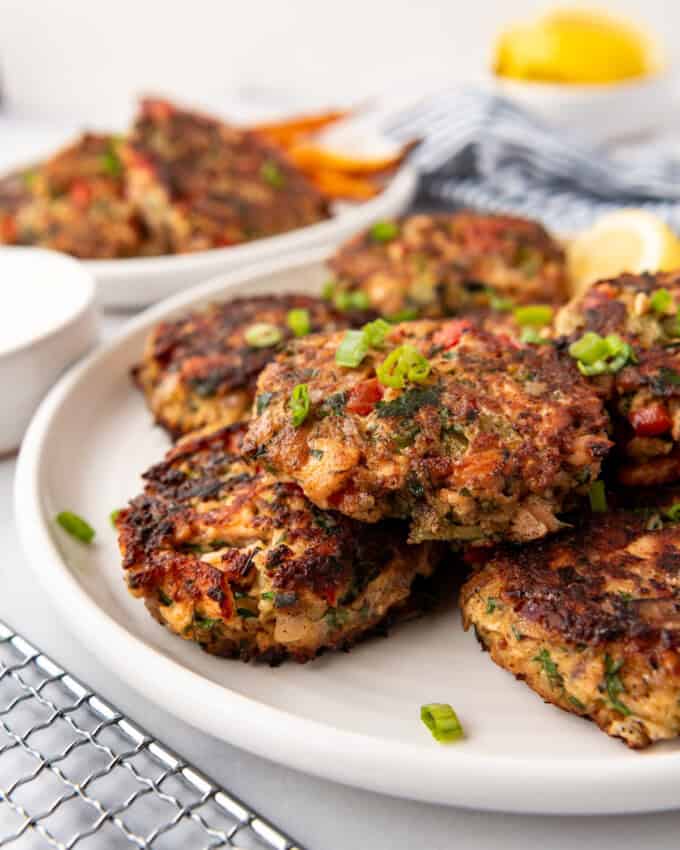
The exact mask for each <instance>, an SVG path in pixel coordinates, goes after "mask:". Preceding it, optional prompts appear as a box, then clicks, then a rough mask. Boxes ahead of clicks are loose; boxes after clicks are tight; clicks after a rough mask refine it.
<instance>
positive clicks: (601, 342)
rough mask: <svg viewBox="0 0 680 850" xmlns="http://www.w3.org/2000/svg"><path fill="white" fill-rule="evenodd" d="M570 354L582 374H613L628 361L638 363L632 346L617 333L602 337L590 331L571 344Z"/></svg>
mask: <svg viewBox="0 0 680 850" xmlns="http://www.w3.org/2000/svg"><path fill="white" fill-rule="evenodd" d="M569 354H570V355H571V356H572V357H573V358H574V360H576V361H577V365H578V368H579V371H580V372H581V374H582V375H586V376H589V377H590V376H592V375H605V374H610V375H613V374H615V373H616V372H618V371H619V369H622V368H623V367H624V366H625V365H626V363H636V362H637V358H636V357H635V352H634V351H633V348H632V346H630V345H629V344H628V343H627V342H624V341H623V340H622V339H621V337H619V336H617V335H616V334H609V336H606V337H602V336H600V335H599V334H597V333H594V332H593V331H588V332H587V333H585V334H583V336H582V337H581V338H580V339H578V340H576V342H573V343H572V344H571V345H570V346H569Z"/></svg>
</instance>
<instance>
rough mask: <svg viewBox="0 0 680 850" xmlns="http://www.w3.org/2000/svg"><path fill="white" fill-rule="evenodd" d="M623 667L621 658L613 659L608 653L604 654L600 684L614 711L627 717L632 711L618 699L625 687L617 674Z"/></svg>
mask: <svg viewBox="0 0 680 850" xmlns="http://www.w3.org/2000/svg"><path fill="white" fill-rule="evenodd" d="M622 667H623V659H622V658H620V659H619V660H618V661H614V659H613V658H612V657H611V656H610V655H605V657H604V680H603V681H602V684H601V686H600V689H601V690H605V691H606V692H607V696H608V697H609V702H610V704H611V706H612V708H614V709H615V710H616V711H618V712H619V713H620V714H623V716H624V717H628V716H629V715H630V714H631V713H632V712H631V710H630V709H629V708H628V706H627V705H625V703H623V702H621V700H620V699H619V695H620V694H624V693H625V692H626V689H625V688H624V686H623V682H622V681H621V677H620V676H619V671H620V670H621V668H622Z"/></svg>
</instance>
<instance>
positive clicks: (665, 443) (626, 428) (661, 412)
mask: <svg viewBox="0 0 680 850" xmlns="http://www.w3.org/2000/svg"><path fill="white" fill-rule="evenodd" d="M660 290H666V291H667V292H668V294H669V296H670V301H669V303H668V306H666V307H665V309H663V310H659V309H655V308H654V306H653V305H654V303H655V302H654V300H653V296H654V293H657V292H659V291H660ZM679 308H680V274H678V273H666V274H659V275H651V274H643V275H632V274H625V275H621V276H620V277H618V278H615V279H613V280H607V281H601V282H600V283H597V284H595V285H594V286H592V287H591V288H590V289H589V290H587V291H586V293H585V294H584V295H583V296H582V297H580V298H578V299H576V300H575V301H573V302H572V303H570V304H569V305H567V306H566V307H564V308H563V309H562V310H561V311H560V312H559V314H558V315H557V317H556V320H555V328H556V332H557V334H561V335H562V340H561V343H560V344H561V345H562V347H564V348H566V347H567V346H568V345H569V343H571V342H572V341H573V340H575V339H578V338H580V336H581V335H582V334H584V333H586V332H588V331H591V332H594V333H598V334H599V335H600V336H607V335H608V334H616V335H618V336H619V337H621V338H622V339H623V340H625V341H626V342H628V343H630V345H631V346H632V347H633V350H634V352H635V362H633V363H629V364H628V365H626V366H624V368H622V369H621V370H620V371H619V372H617V373H616V375H603V376H598V377H595V378H592V379H590V380H591V382H592V385H593V387H594V388H596V389H597V391H598V392H599V393H600V394H601V395H602V397H603V398H605V399H606V400H607V403H608V405H609V409H610V413H611V415H612V419H613V421H614V424H615V430H614V439H615V442H616V445H617V450H618V455H619V461H618V464H617V466H618V477H619V481H620V482H621V483H622V484H625V485H628V486H651V485H654V484H666V483H671V482H673V481H676V480H678V479H679V478H680V443H679V441H680V325H678V320H677V315H678V309H679Z"/></svg>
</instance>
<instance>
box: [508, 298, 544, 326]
mask: <svg viewBox="0 0 680 850" xmlns="http://www.w3.org/2000/svg"><path fill="white" fill-rule="evenodd" d="M513 315H514V317H515V320H516V321H517V323H518V324H520V325H532V326H533V327H535V328H542V327H543V326H544V325H549V324H550V322H551V321H552V317H553V308H552V307H548V305H547V304H530V305H529V306H527V307H515V309H514V310H513Z"/></svg>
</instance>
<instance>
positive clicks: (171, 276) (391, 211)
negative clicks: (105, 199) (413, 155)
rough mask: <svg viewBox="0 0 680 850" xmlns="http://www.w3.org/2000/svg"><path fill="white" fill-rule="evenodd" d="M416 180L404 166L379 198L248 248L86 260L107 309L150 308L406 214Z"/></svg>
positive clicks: (343, 208) (346, 206) (339, 209)
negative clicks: (236, 272)
mask: <svg viewBox="0 0 680 850" xmlns="http://www.w3.org/2000/svg"><path fill="white" fill-rule="evenodd" d="M416 184H417V178H416V174H415V171H414V170H413V169H412V168H411V166H409V165H406V164H405V165H403V166H402V167H401V168H400V169H399V171H398V172H397V173H396V174H395V175H394V177H393V178H392V180H391V181H390V182H389V184H388V185H387V187H386V188H385V189H384V191H383V192H381V193H380V194H379V195H378V196H377V197H375V198H373V199H371V200H370V201H366V202H364V203H361V204H348V203H343V204H338V205H337V210H336V211H335V212H334V215H333V217H332V218H330V219H328V220H327V221H321V222H318V223H317V224H311V225H309V226H308V227H301V228H300V229H299V230H292V231H290V232H289V233H282V234H281V235H279V236H269V237H267V238H265V239H256V240H255V241H253V242H246V243H244V244H243V245H234V246H230V247H228V248H215V249H214V250H212V251H199V252H197V253H194V254H179V255H168V256H164V257H133V258H130V259H122V260H86V261H85V266H86V267H87V269H88V270H89V271H90V272H91V273H92V274H93V275H94V279H95V281H96V284H97V300H98V302H99V304H101V306H102V307H107V308H110V309H115V310H120V309H131V308H138V307H147V306H148V305H149V304H155V303H156V302H157V301H160V300H161V299H162V298H167V297H168V296H170V295H174V294H175V293H177V292H181V291H182V290H185V289H187V288H188V287H190V286H193V285H194V284H196V283H200V282H201V281H204V280H207V279H208V278H210V277H214V276H215V275H218V274H222V273H224V272H230V271H234V270H236V269H243V268H246V267H248V266H252V265H254V264H255V263H260V262H263V261H264V260H269V259H271V258H273V257H281V256H283V255H284V254H285V255H287V254H291V253H293V252H296V251H302V250H307V249H312V248H319V247H324V248H326V249H328V248H329V247H331V246H334V245H337V244H338V242H340V241H342V240H343V239H346V238H348V237H349V236H351V235H352V234H353V233H356V232H357V231H359V230H361V229H362V228H364V227H367V226H368V225H369V224H371V223H372V222H374V221H377V220H379V219H382V218H389V217H391V216H394V215H399V214H400V213H402V212H403V211H404V210H405V209H406V207H407V206H408V205H409V203H410V202H411V200H412V198H413V196H414V194H415V191H416Z"/></svg>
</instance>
